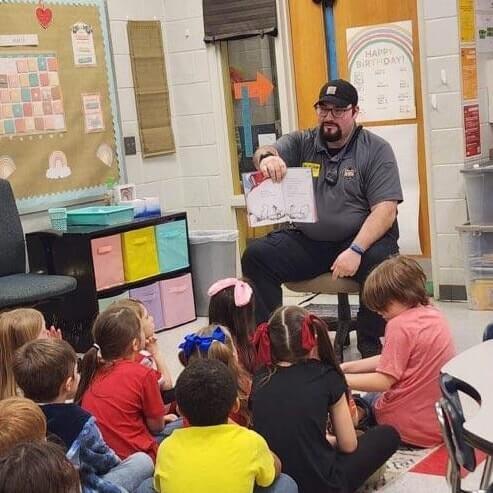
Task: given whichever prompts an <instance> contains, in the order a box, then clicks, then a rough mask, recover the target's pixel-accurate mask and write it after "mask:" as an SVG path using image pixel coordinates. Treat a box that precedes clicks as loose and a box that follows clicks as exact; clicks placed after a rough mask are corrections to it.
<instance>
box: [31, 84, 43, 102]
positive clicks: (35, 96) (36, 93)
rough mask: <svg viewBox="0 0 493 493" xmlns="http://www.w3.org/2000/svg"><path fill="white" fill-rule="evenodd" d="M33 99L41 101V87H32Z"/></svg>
mask: <svg viewBox="0 0 493 493" xmlns="http://www.w3.org/2000/svg"><path fill="white" fill-rule="evenodd" d="M31 99H32V100H33V101H41V89H40V88H39V87H35V88H34V89H31Z"/></svg>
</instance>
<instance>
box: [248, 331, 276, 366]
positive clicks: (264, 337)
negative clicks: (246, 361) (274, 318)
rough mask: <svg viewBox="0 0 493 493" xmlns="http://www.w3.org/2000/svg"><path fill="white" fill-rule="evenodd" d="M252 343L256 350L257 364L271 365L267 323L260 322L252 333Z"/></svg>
mask: <svg viewBox="0 0 493 493" xmlns="http://www.w3.org/2000/svg"><path fill="white" fill-rule="evenodd" d="M252 343H253V345H254V347H255V350H256V352H257V364H259V365H267V366H268V365H271V364H272V356H271V352H270V337H269V324H268V323H267V322H264V323H261V324H260V325H259V326H258V327H257V330H256V331H255V333H254V334H253V338H252Z"/></svg>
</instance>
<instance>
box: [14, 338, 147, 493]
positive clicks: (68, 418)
mask: <svg viewBox="0 0 493 493" xmlns="http://www.w3.org/2000/svg"><path fill="white" fill-rule="evenodd" d="M13 371H14V375H15V378H16V380H17V382H18V384H19V387H20V388H21V389H22V391H23V392H24V395H25V396H26V397H29V398H30V399H33V400H34V401H35V402H38V403H40V404H39V405H40V406H41V409H42V411H43V412H44V414H45V416H46V420H47V423H48V432H49V433H52V434H53V435H56V436H57V437H58V438H59V439H60V440H62V441H63V443H64V445H65V447H66V449H67V457H68V458H69V459H70V460H71V461H72V462H73V463H74V465H76V466H77V467H78V468H79V469H80V474H81V479H82V486H83V491H84V492H92V491H98V492H103V493H104V492H107V493H113V492H114V493H119V492H120V491H121V490H120V487H121V488H124V489H125V491H128V492H129V493H131V492H133V491H135V490H136V489H137V488H138V487H139V486H140V484H141V483H142V482H143V481H145V480H146V479H148V478H150V477H152V474H153V469H154V467H153V462H152V460H151V458H150V457H149V456H148V455H146V454H144V453H142V452H137V453H135V454H132V455H131V456H129V457H128V458H127V459H126V460H125V461H123V462H122V461H121V460H120V459H119V457H118V456H117V455H116V454H115V452H113V450H111V449H110V448H109V447H108V446H107V445H106V443H105V441H104V440H103V437H102V436H101V432H100V431H99V428H98V426H97V424H96V420H95V419H94V418H93V417H92V416H91V415H90V414H89V413H88V412H87V411H84V410H83V409H82V408H81V407H80V406H78V405H77V404H67V401H68V400H70V399H73V397H74V395H75V392H76V390H77V385H78V384H79V375H78V373H77V355H76V354H75V351H74V350H73V349H72V347H71V346H70V345H69V344H68V343H66V342H65V341H56V340H38V341H32V342H28V343H27V344H25V345H24V346H22V347H21V348H20V349H19V350H18V351H17V353H16V355H15V358H14V363H13Z"/></svg>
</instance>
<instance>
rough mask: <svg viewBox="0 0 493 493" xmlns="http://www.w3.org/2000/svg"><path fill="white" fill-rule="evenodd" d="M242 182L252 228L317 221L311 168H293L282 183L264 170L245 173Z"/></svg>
mask: <svg viewBox="0 0 493 493" xmlns="http://www.w3.org/2000/svg"><path fill="white" fill-rule="evenodd" d="M242 179H243V189H244V191H245V201H246V206H247V212H248V224H249V226H250V227H252V228H255V227H257V226H267V225H269V224H278V223H283V222H297V223H314V222H317V210H316V206H315V195H314V192H313V179H312V171H311V169H307V168H289V169H288V171H287V173H286V176H285V177H284V178H283V180H282V181H281V182H279V183H274V182H273V181H272V180H271V179H270V178H265V177H264V176H263V174H262V172H261V171H254V172H252V173H243V175H242Z"/></svg>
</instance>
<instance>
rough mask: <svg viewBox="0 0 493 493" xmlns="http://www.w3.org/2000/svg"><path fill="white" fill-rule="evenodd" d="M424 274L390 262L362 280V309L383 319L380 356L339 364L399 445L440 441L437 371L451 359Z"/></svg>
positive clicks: (399, 259) (410, 264) (414, 266)
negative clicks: (395, 432)
mask: <svg viewBox="0 0 493 493" xmlns="http://www.w3.org/2000/svg"><path fill="white" fill-rule="evenodd" d="M425 283H426V275H425V273H424V272H423V269H422V268H421V267H420V265H419V264H418V263H417V262H416V261H415V260H413V259H412V258H409V257H404V256H396V257H392V258H390V259H388V260H386V261H384V262H383V263H381V264H380V265H379V266H378V267H376V268H375V270H373V271H372V272H371V273H370V275H369V276H368V278H367V280H366V281H365V286H364V288H363V298H364V300H365V304H366V306H368V308H370V309H371V310H373V311H375V312H377V313H379V314H380V315H381V316H382V317H383V318H385V319H386V320H387V326H386V328H385V343H384V346H383V349H382V354H381V355H379V356H373V357H371V358H365V359H362V360H358V361H348V362H347V363H343V364H342V365H341V367H342V369H343V371H344V372H345V374H346V380H347V382H348V385H349V386H350V387H351V388H352V389H354V390H362V391H366V392H371V394H368V395H367V396H365V397H364V398H365V399H366V400H367V402H368V403H369V404H370V405H371V408H372V409H373V413H374V419H375V421H376V422H377V423H378V424H389V425H392V426H394V427H395V428H396V429H397V430H398V431H399V433H400V435H401V438H402V440H403V441H404V442H406V443H409V444H411V445H416V446H418V447H433V446H435V445H437V444H439V443H441V442H442V435H441V433H440V428H439V425H438V421H437V419H436V415H435V402H436V401H437V400H438V399H439V398H440V395H441V394H440V388H439V383H438V382H439V376H440V369H441V368H442V366H443V365H444V364H445V363H447V361H449V360H450V359H451V358H452V357H453V356H454V354H455V351H454V345H453V342H452V336H451V333H450V329H449V326H448V323H447V321H446V320H445V318H444V316H443V315H442V313H441V312H440V311H439V310H438V309H437V308H435V307H434V306H432V305H431V304H430V302H429V299H428V296H427V294H426V288H425Z"/></svg>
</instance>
